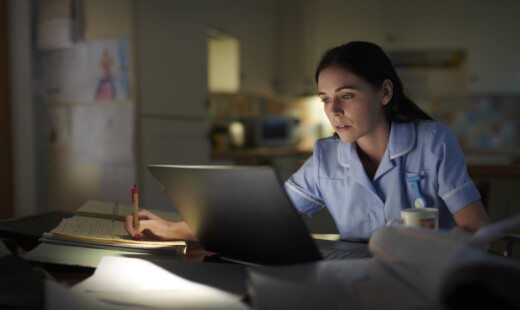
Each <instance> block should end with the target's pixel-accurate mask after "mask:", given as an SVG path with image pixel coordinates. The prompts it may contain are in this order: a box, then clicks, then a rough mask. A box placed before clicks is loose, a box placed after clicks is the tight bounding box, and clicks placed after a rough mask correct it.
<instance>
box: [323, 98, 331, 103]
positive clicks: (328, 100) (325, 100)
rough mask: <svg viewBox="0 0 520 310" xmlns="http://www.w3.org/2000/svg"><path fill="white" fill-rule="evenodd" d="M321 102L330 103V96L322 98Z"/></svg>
mask: <svg viewBox="0 0 520 310" xmlns="http://www.w3.org/2000/svg"><path fill="white" fill-rule="evenodd" d="M321 102H323V103H329V102H330V98H323V99H321Z"/></svg>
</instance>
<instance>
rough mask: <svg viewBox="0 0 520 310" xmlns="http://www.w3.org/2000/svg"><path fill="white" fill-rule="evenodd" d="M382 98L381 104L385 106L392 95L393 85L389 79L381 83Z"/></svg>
mask: <svg viewBox="0 0 520 310" xmlns="http://www.w3.org/2000/svg"><path fill="white" fill-rule="evenodd" d="M382 91H383V97H382V98H381V104H382V105H387V104H388V103H389V102H390V100H392V96H393V94H394V84H393V83H392V81H390V80H389V79H386V80H384V81H383V87H382Z"/></svg>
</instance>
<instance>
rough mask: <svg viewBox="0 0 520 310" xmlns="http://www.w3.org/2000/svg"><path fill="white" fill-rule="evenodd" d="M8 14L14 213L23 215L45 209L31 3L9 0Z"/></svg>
mask: <svg viewBox="0 0 520 310" xmlns="http://www.w3.org/2000/svg"><path fill="white" fill-rule="evenodd" d="M8 14H9V16H10V17H12V18H9V21H8V22H9V24H8V28H9V33H8V36H9V41H8V46H9V50H8V53H9V56H8V57H9V63H10V68H9V69H10V70H9V81H10V83H9V90H10V95H11V98H10V99H11V100H10V103H11V121H12V123H11V124H12V126H11V129H12V142H13V144H12V147H13V149H12V151H13V153H12V154H13V155H12V158H13V186H14V198H13V199H14V210H15V212H14V215H15V216H23V215H28V214H34V213H38V212H42V211H43V210H44V207H43V204H42V203H41V201H40V200H39V199H38V198H40V197H38V189H37V184H38V182H39V178H38V177H39V176H38V174H37V167H36V161H37V159H36V155H37V150H36V145H37V144H36V138H35V133H36V129H35V128H34V126H35V124H36V121H35V120H34V116H35V114H36V113H35V106H34V103H33V91H32V89H33V83H32V82H33V77H32V76H33V55H32V45H31V43H32V42H31V38H32V7H31V2H30V1H27V0H26V1H16V0H10V1H8ZM40 155H41V154H40Z"/></svg>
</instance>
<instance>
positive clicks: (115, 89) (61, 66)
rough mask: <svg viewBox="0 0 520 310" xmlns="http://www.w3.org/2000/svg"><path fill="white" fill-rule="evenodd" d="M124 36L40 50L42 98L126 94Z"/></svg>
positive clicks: (50, 100)
mask: <svg viewBox="0 0 520 310" xmlns="http://www.w3.org/2000/svg"><path fill="white" fill-rule="evenodd" d="M128 64H129V43H128V39H127V38H113V39H106V40H98V41H91V42H82V43H79V44H77V45H76V46H74V47H73V48H68V49H62V50H56V51H49V52H45V53H44V54H43V72H44V83H43V84H44V87H45V89H44V101H45V102H47V103H83V102H93V101H116V100H126V99H128V98H129V84H130V79H129V75H128Z"/></svg>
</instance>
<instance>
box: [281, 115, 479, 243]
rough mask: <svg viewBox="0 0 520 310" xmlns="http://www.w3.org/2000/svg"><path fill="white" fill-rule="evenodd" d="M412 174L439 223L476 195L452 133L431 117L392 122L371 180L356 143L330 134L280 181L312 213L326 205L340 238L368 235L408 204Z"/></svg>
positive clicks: (447, 222) (300, 207) (448, 220)
mask: <svg viewBox="0 0 520 310" xmlns="http://www.w3.org/2000/svg"><path fill="white" fill-rule="evenodd" d="M416 176H418V177H419V180H418V181H417V184H418V187H419V191H420V194H421V195H422V196H423V197H425V198H426V204H427V207H434V208H438V209H439V227H440V228H451V227H453V225H454V219H453V215H452V214H454V213H456V212H457V211H459V210H460V209H462V208H463V207H465V206H467V205H468V204H470V203H472V202H474V201H476V200H479V199H480V194H479V192H478V190H477V188H476V187H475V185H474V183H473V181H472V180H471V179H470V177H469V176H468V173H467V168H466V161H465V159H464V154H463V153H462V150H461V149H460V146H459V144H458V142H457V140H456V138H455V135H454V134H453V132H452V131H451V130H450V129H449V128H448V127H447V126H445V125H443V124H440V123H438V122H435V121H418V122H410V123H392V125H391V131H390V140H389V142H388V146H387V149H386V151H385V154H384V156H383V159H382V160H381V163H380V164H379V167H378V169H377V172H376V174H375V176H374V180H373V181H370V179H369V178H368V176H367V174H366V172H365V170H364V168H363V165H362V163H361V161H360V159H359V157H358V154H357V151H356V146H355V143H344V142H342V141H341V140H340V139H339V138H337V137H330V138H325V139H320V140H318V141H317V142H316V144H315V145H314V153H313V155H312V156H311V157H310V158H309V159H308V160H307V161H306V162H305V164H304V165H303V166H302V167H301V168H300V169H299V170H298V171H297V172H296V173H295V174H293V175H292V176H291V177H290V178H289V180H287V182H285V185H284V186H285V189H286V191H287V193H288V195H289V197H290V199H291V200H292V202H293V203H294V205H295V207H296V208H297V209H298V210H299V211H301V212H303V213H306V214H307V215H309V216H312V215H313V214H315V213H316V212H318V211H319V210H321V209H322V208H324V207H327V209H328V210H329V213H330V214H331V216H332V218H333V219H334V221H335V223H336V226H337V228H338V231H339V233H340V236H341V239H344V240H356V239H368V238H369V237H370V235H371V234H372V232H373V231H374V230H376V229H377V228H379V227H382V226H384V225H385V223H386V222H388V221H389V220H391V219H394V218H400V210H402V209H405V208H411V207H412V198H413V197H414V185H413V183H410V182H407V178H411V177H416Z"/></svg>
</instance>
